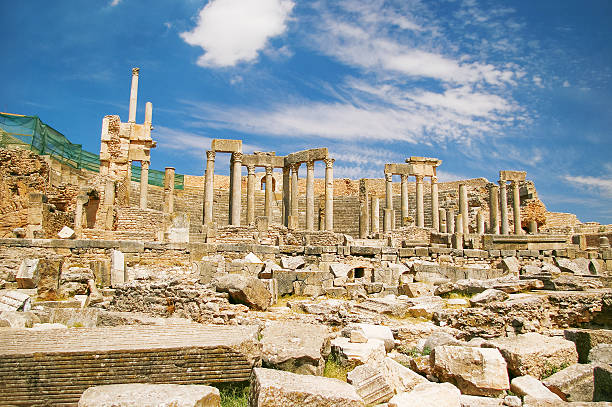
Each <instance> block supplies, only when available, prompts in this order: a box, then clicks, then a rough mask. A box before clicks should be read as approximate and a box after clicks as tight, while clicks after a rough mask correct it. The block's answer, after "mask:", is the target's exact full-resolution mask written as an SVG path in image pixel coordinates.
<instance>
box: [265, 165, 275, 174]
mask: <svg viewBox="0 0 612 407" xmlns="http://www.w3.org/2000/svg"><path fill="white" fill-rule="evenodd" d="M273 170H274V168H272V166H271V165H268V166H266V175H272V171H273Z"/></svg>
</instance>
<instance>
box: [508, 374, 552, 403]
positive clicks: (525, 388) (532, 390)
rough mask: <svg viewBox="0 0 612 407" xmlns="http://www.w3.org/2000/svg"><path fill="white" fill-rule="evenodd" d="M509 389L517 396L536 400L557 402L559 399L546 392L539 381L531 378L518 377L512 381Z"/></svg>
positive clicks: (550, 392) (527, 376) (548, 391)
mask: <svg viewBox="0 0 612 407" xmlns="http://www.w3.org/2000/svg"><path fill="white" fill-rule="evenodd" d="M510 389H511V390H512V392H514V394H517V395H519V396H530V397H533V398H535V399H538V400H559V401H561V398H560V397H559V396H557V395H556V394H555V393H553V392H552V391H550V390H548V388H546V386H544V385H543V384H542V382H541V381H539V380H538V379H536V378H535V377H533V376H529V375H526V376H519V377H515V378H514V379H512V382H510Z"/></svg>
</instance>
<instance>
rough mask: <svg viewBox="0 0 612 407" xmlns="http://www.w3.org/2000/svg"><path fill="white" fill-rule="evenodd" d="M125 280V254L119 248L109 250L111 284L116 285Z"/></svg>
mask: <svg viewBox="0 0 612 407" xmlns="http://www.w3.org/2000/svg"><path fill="white" fill-rule="evenodd" d="M126 281H127V278H126V272H125V256H124V255H123V253H122V252H121V251H119V250H113V251H112V252H111V286H112V287H116V286H117V285H118V284H123V283H125V282H126Z"/></svg>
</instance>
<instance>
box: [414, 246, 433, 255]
mask: <svg viewBox="0 0 612 407" xmlns="http://www.w3.org/2000/svg"><path fill="white" fill-rule="evenodd" d="M414 250H415V253H416V256H417V257H428V256H429V248H428V247H416V248H415V249H414Z"/></svg>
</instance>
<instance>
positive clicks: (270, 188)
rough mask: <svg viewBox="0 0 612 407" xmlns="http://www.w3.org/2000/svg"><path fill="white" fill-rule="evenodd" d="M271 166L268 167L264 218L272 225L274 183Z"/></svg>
mask: <svg viewBox="0 0 612 407" xmlns="http://www.w3.org/2000/svg"><path fill="white" fill-rule="evenodd" d="M273 170H274V169H273V168H272V167H271V166H268V167H266V193H265V202H264V216H267V217H268V222H269V223H272V199H273V196H274V181H273V180H272V171H273Z"/></svg>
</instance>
